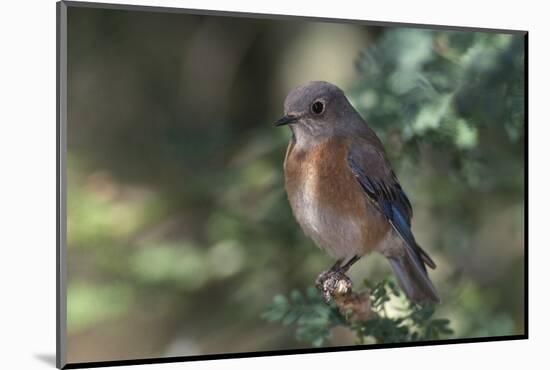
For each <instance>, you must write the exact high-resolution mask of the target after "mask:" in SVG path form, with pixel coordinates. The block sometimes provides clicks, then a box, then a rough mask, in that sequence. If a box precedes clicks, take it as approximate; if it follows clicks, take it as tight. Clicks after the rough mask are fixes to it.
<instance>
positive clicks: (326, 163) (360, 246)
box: [284, 138, 390, 258]
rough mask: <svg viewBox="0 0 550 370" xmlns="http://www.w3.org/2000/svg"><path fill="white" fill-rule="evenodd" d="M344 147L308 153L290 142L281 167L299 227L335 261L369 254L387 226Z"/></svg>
mask: <svg viewBox="0 0 550 370" xmlns="http://www.w3.org/2000/svg"><path fill="white" fill-rule="evenodd" d="M348 145H349V144H348V141H347V140H345V139H339V138H333V139H329V140H327V141H325V142H322V143H320V144H317V145H315V146H313V147H311V148H309V149H307V150H304V149H301V148H300V147H299V146H297V145H296V144H295V143H291V144H290V145H289V148H288V150H287V155H286V158H285V164H284V171H285V187H286V191H287V194H288V199H289V202H290V205H291V207H292V210H293V213H294V216H295V217H296V219H297V221H298V223H299V224H300V225H301V227H302V229H303V230H304V232H305V233H306V235H308V236H309V237H311V238H312V239H313V240H314V241H315V242H316V244H317V245H318V246H319V247H321V248H322V249H324V250H326V251H327V252H328V253H329V254H331V255H333V256H334V257H339V258H341V257H349V256H352V255H354V254H358V255H364V254H366V253H368V252H369V251H371V250H373V249H374V248H375V247H376V246H377V245H378V243H380V241H381V240H382V238H383V237H384V235H385V234H386V233H387V232H388V230H389V228H390V225H389V224H388V223H387V221H386V220H385V219H384V217H383V216H382V215H381V214H380V212H379V211H378V210H377V209H375V208H374V207H373V206H372V205H371V204H370V203H369V201H368V200H367V197H366V195H365V193H364V192H363V190H362V189H361V187H360V185H359V184H358V183H357V180H356V179H355V177H354V175H353V174H352V172H351V170H350V169H349V166H348V163H347V154H348Z"/></svg>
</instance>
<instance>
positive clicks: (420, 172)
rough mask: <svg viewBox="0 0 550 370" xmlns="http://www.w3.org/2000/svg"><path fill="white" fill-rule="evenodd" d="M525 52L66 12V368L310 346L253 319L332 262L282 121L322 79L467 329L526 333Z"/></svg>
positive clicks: (373, 262)
mask: <svg viewBox="0 0 550 370" xmlns="http://www.w3.org/2000/svg"><path fill="white" fill-rule="evenodd" d="M523 55H524V44H523V36H521V35H519V34H516V35H510V34H508V35H505V34H497V33H480V32H458V31H453V32H449V31H433V30H425V29H424V30H423V29H414V28H401V27H387V28H386V27H384V28H383V27H368V26H360V25H353V24H333V23H322V22H305V21H299V20H267V19H266V20H254V19H247V18H233V17H221V16H216V17H214V16H199V15H183V14H162V13H150V12H137V11H121V10H96V9H85V8H72V7H69V10H68V65H69V66H68V73H69V74H68V226H67V227H68V271H69V272H68V275H69V281H68V360H69V361H70V362H80V361H98V360H116V359H129V358H145V357H161V356H184V355H197V354H210V353H227V352H242V351H256V350H276V349H289V348H303V347H307V346H309V344H307V343H302V342H299V341H297V340H296V339H295V336H294V330H293V328H292V327H285V326H281V325H277V324H273V323H268V322H266V321H264V320H262V318H261V317H260V316H261V313H262V312H264V311H265V309H266V307H267V306H268V305H269V304H270V302H271V300H272V298H273V296H274V295H276V294H279V293H282V294H287V293H288V292H290V291H291V290H292V289H300V290H303V289H304V288H305V287H307V286H310V285H312V284H313V281H314V279H315V278H316V276H317V274H318V273H319V272H321V271H322V270H324V269H326V268H327V267H329V265H330V264H331V262H332V261H331V260H330V258H329V257H327V256H326V255H325V254H324V253H322V252H321V251H319V250H318V249H317V248H316V247H315V246H314V245H313V243H312V242H311V241H309V240H308V239H307V238H306V237H305V236H304V235H303V234H302V232H301V231H300V229H299V226H298V225H297V223H296V222H295V220H294V218H293V217H292V214H291V211H290V208H289V205H288V202H287V200H286V196H285V192H284V189H283V178H282V162H283V157H284V153H285V148H286V144H287V142H288V139H289V137H290V132H289V130H288V129H275V128H273V127H272V125H271V123H272V122H274V121H275V120H276V119H277V118H279V117H280V116H281V115H282V104H283V101H284V98H285V96H286V94H287V93H288V91H289V90H290V89H292V88H293V87H295V86H297V85H299V84H301V83H304V82H307V81H310V80H325V81H329V82H332V83H334V84H337V85H339V86H340V87H341V88H343V89H344V90H345V91H346V93H347V95H348V97H349V98H350V100H351V101H352V103H353V104H354V106H355V107H356V108H357V109H358V110H359V111H360V112H361V113H362V114H363V116H364V117H365V118H366V119H367V121H368V122H369V124H370V125H371V126H372V127H373V128H374V129H375V131H376V132H377V133H378V135H379V136H380V137H381V139H382V140H383V142H384V143H385V145H386V149H387V151H388V154H389V156H390V158H391V160H392V163H393V165H394V167H395V169H396V171H397V173H398V176H399V178H400V180H401V183H402V185H403V188H404V189H405V190H406V192H407V193H408V195H409V198H410V199H411V202H412V204H413V206H414V209H415V217H414V219H413V230H414V232H415V234H416V237H417V240H419V242H420V244H421V245H423V246H424V248H425V249H426V250H427V251H429V252H430V253H431V254H432V256H433V258H434V260H435V261H436V263H437V264H438V269H437V270H435V271H434V272H433V273H432V277H433V280H434V281H435V285H436V286H437V287H438V289H439V291H440V294H441V296H442V300H443V304H442V305H440V306H439V307H438V311H437V314H438V315H439V316H443V317H446V318H449V319H450V320H451V327H452V328H453V330H454V332H455V334H454V335H455V336H456V337H459V338H473V337H480V336H493V335H511V334H521V333H523V332H524V327H523V322H524V311H523V309H524V290H523V286H524V280H523V279H524V217H523V214H524V159H525V158H524V156H525V147H524V133H525V127H524V91H523V86H524V81H523V79H524V56H523ZM390 273H391V272H390V269H389V266H388V264H387V263H386V261H385V260H384V259H383V258H381V257H380V256H376V255H372V256H370V257H369V258H366V259H364V260H361V261H360V262H359V263H357V264H356V265H355V266H354V268H353V269H352V271H351V276H352V278H353V279H355V280H356V281H360V280H361V279H363V278H365V277H368V278H369V279H371V280H376V279H381V278H383V277H385V276H388V275H389V274H390ZM353 340H354V337H353V335H352V334H351V333H348V332H346V331H345V330H344V331H338V330H335V332H334V333H333V335H332V337H331V341H330V345H342V344H351V343H353Z"/></svg>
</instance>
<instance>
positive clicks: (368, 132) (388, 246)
mask: <svg viewBox="0 0 550 370" xmlns="http://www.w3.org/2000/svg"><path fill="white" fill-rule="evenodd" d="M274 125H275V126H277V127H279V126H287V127H289V128H290V130H291V132H292V136H291V138H290V141H289V144H288V147H287V150H286V154H285V157H284V162H283V170H284V186H285V190H286V194H287V198H288V201H289V203H290V207H291V209H292V213H293V215H294V217H295V219H296V221H297V222H298V224H299V225H300V226H301V229H302V230H303V232H304V233H305V234H306V236H308V237H309V238H310V239H312V240H313V242H314V243H315V244H316V245H317V246H318V247H319V248H320V249H322V250H324V251H325V252H326V253H328V254H329V255H330V256H331V257H333V258H335V259H336V263H335V264H334V266H332V268H330V270H328V271H325V272H324V273H323V274H321V275H319V278H318V281H317V282H318V285H319V284H321V285H322V283H323V281H322V280H323V279H324V280H326V279H327V278H328V277H330V276H333V275H334V274H336V275H337V276H345V273H346V272H347V271H348V270H349V268H350V267H351V266H352V265H353V264H354V263H355V262H357V261H358V260H359V259H360V258H362V257H363V256H366V255H368V254H370V253H371V252H378V253H381V254H382V255H383V256H385V257H386V259H387V260H388V261H389V264H390V266H391V268H392V270H393V272H394V274H395V276H396V278H397V282H398V284H399V286H400V287H401V289H402V290H403V291H404V292H405V294H406V296H407V297H408V299H409V300H410V301H412V302H414V303H418V304H433V303H439V302H440V298H439V295H438V293H437V290H436V288H435V287H434V284H433V283H432V281H431V280H430V278H429V276H428V271H427V268H426V267H430V268H431V269H435V268H436V264H435V263H434V261H433V260H432V258H431V257H430V256H429V255H428V253H427V252H425V251H424V250H423V249H422V248H421V247H420V246H419V245H418V243H417V242H416V239H415V237H414V235H413V233H412V230H411V219H412V216H413V209H412V205H411V202H410V201H409V199H408V197H407V195H406V194H405V191H404V190H403V188H402V187H401V185H400V184H399V180H398V178H397V176H396V174H395V171H394V170H393V169H392V166H391V163H390V161H389V160H388V157H387V154H386V151H385V149H384V146H383V144H382V142H381V140H380V139H379V138H378V136H377V135H376V133H375V132H374V131H373V129H372V128H371V127H370V126H369V125H368V124H367V122H366V121H365V120H364V119H363V118H362V117H361V115H360V114H359V113H358V112H357V111H356V110H355V108H354V107H353V106H352V105H351V103H350V102H349V100H348V99H347V98H346V96H345V94H344V92H343V91H342V90H341V89H340V88H339V87H337V86H335V85H333V84H331V83H328V82H325V81H311V82H308V83H305V84H303V85H300V86H298V87H296V88H294V89H293V90H292V91H290V92H289V93H288V95H287V97H286V99H285V101H284V115H283V117H282V118H280V119H279V120H277V121H276V122H275V123H274ZM346 278H347V277H346ZM319 279H321V282H319ZM348 279H349V278H348Z"/></svg>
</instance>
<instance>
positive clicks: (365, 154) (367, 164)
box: [347, 140, 435, 270]
mask: <svg viewBox="0 0 550 370" xmlns="http://www.w3.org/2000/svg"><path fill="white" fill-rule="evenodd" d="M347 160H348V165H349V167H350V169H351V171H352V173H353V175H354V176H355V178H356V179H357V181H358V182H359V184H360V185H361V187H362V188H363V190H364V192H365V193H366V195H367V196H368V198H369V199H370V201H371V202H372V203H373V204H374V205H375V207H376V208H377V209H378V210H379V211H380V212H382V214H383V215H384V216H385V217H386V219H387V220H388V222H389V223H390V224H391V225H392V227H393V228H394V229H395V231H396V232H397V233H398V234H399V236H400V237H401V238H402V239H403V240H404V241H405V244H406V246H407V248H408V249H409V250H408V252H412V254H413V255H414V256H416V258H415V259H416V260H417V262H418V263H419V265H420V266H421V267H422V268H423V269H424V270H425V269H426V267H425V266H424V263H425V264H427V265H428V266H430V267H431V268H435V263H434V262H433V260H432V259H431V258H430V257H429V256H428V254H427V253H426V252H425V251H424V250H422V248H420V246H418V244H417V243H416V240H415V239H414V235H413V234H412V231H411V218H412V215H413V211H412V206H411V203H410V201H409V199H408V198H407V195H406V194H405V192H404V191H403V189H402V188H401V185H399V182H398V180H397V176H396V175H395V173H394V171H393V170H392V168H391V165H390V163H389V161H388V160H387V159H386V156H385V153H384V151H383V149H380V148H378V147H377V146H375V145H370V144H369V143H368V142H366V141H364V140H361V141H359V143H358V142H357V141H355V143H354V144H352V145H351V146H350V148H349V151H348V157H347Z"/></svg>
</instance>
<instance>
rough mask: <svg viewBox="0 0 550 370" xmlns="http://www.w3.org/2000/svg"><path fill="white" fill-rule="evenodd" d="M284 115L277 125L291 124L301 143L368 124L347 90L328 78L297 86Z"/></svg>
mask: <svg viewBox="0 0 550 370" xmlns="http://www.w3.org/2000/svg"><path fill="white" fill-rule="evenodd" d="M284 110H285V114H284V116H283V117H282V118H281V119H279V120H278V121H277V122H275V126H283V125H289V126H290V128H291V130H292V132H293V133H294V136H295V137H296V140H297V141H298V142H308V141H309V142H314V141H318V140H322V139H324V138H328V137H331V136H333V135H336V134H338V133H345V132H353V129H354V128H355V127H356V126H357V125H364V122H363V121H362V119H361V117H360V116H359V114H358V113H357V112H356V111H355V109H354V108H353V107H352V106H351V104H350V103H349V101H348V99H347V98H346V96H345V95H344V92H343V91H342V90H341V89H340V88H338V87H337V86H335V85H333V84H330V83H328V82H324V81H313V82H308V83H306V84H304V85H301V86H298V87H296V88H295V89H294V90H292V91H291V92H290V93H289V94H288V95H287V97H286V99H285V103H284Z"/></svg>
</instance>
